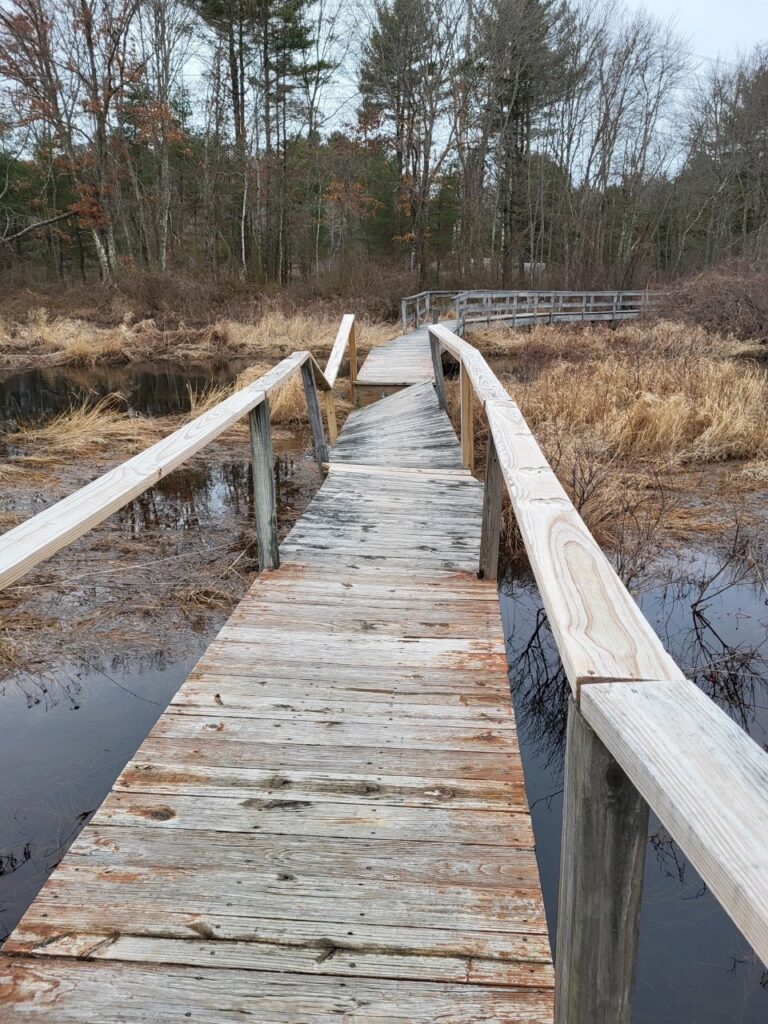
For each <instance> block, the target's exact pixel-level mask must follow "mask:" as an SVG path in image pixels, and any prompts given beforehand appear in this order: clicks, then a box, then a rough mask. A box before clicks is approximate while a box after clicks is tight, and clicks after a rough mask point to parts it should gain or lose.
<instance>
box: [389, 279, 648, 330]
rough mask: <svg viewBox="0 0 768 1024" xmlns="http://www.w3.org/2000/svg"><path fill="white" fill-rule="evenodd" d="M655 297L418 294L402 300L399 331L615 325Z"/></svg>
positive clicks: (628, 293)
mask: <svg viewBox="0 0 768 1024" xmlns="http://www.w3.org/2000/svg"><path fill="white" fill-rule="evenodd" d="M658 301H659V293H656V292H649V291H608V292H605V291H603V292H600V291H582V292H563V291H486V290H483V289H477V290H472V291H461V292H445V291H438V292H419V293H418V295H408V296H406V298H404V299H402V300H401V316H402V321H403V333H404V334H405V333H407V331H408V328H409V326H410V325H413V327H414V329H416V328H418V327H421V326H423V325H424V324H429V323H434V322H435V321H436V320H437V319H440V318H441V314H442V319H448V318H449V316H448V315H447V314H450V319H453V320H455V321H456V333H457V334H459V335H463V333H464V331H465V329H466V327H467V325H468V324H481V323H490V322H492V321H494V320H505V321H510V322H511V323H512V325H513V326H517V327H526V326H531V325H532V324H536V323H574V322H577V323H580V322H590V321H608V322H616V321H619V320H630V319H634V318H636V317H638V316H640V315H641V314H642V313H643V312H645V311H647V310H650V309H652V308H654V307H655V306H656V305H657V304H658Z"/></svg>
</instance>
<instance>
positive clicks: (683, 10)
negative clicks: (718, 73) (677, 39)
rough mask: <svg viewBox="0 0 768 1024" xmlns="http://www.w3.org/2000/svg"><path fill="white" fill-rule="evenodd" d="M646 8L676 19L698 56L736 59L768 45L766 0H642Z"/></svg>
mask: <svg viewBox="0 0 768 1024" xmlns="http://www.w3.org/2000/svg"><path fill="white" fill-rule="evenodd" d="M631 6H637V7H643V8H645V10H647V11H649V12H650V13H651V14H654V15H656V17H658V18H663V19H664V20H667V19H668V18H670V17H675V19H676V24H677V29H678V31H679V32H680V34H681V35H683V36H685V37H687V38H688V39H690V41H691V49H692V50H693V52H694V53H695V54H696V56H697V57H699V58H703V59H704V60H705V61H706V60H708V59H712V60H713V59H715V58H717V57H721V58H723V60H729V59H732V58H733V57H734V56H735V55H736V54H737V53H738V52H739V51H741V52H748V51H749V50H751V49H752V47H753V46H754V45H755V44H756V43H760V42H763V43H768V3H767V2H766V0H642V2H641V3H631Z"/></svg>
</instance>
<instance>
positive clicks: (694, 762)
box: [581, 679, 768, 964]
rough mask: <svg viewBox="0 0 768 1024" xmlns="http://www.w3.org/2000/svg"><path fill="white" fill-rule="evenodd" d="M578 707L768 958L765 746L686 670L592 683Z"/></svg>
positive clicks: (758, 950) (767, 960) (757, 949)
mask: <svg viewBox="0 0 768 1024" xmlns="http://www.w3.org/2000/svg"><path fill="white" fill-rule="evenodd" d="M581 711H582V714H583V715H584V718H585V719H586V721H587V722H588V723H589V725H590V726H591V727H592V728H593V729H594V731H595V732H596V733H597V735H598V736H599V737H600V739H601V740H602V742H603V743H604V744H605V746H606V747H608V749H609V750H610V751H611V752H612V754H613V756H614V757H615V758H616V760H617V761H618V763H619V764H620V765H621V767H622V768H623V769H624V771H625V772H626V773H627V776H628V777H629V778H630V780H631V781H632V783H633V784H634V786H635V787H636V789H637V790H638V792H639V793H640V794H641V795H642V796H643V798H644V799H645V800H647V802H648V804H649V806H650V807H651V808H652V810H653V811H654V812H655V814H656V815H657V817H658V818H659V820H660V821H661V822H662V823H663V824H664V826H665V828H667V829H668V831H669V833H670V835H671V836H672V838H673V839H674V840H675V841H676V842H677V843H679V845H680V847H681V849H682V850H683V851H684V853H685V855H686V857H688V859H689V860H690V862H691V864H693V866H694V868H695V869H696V870H697V871H698V873H699V875H700V876H701V878H702V880H703V881H704V882H705V884H706V885H707V886H708V887H709V888H710V889H711V890H712V892H713V894H714V895H715V896H716V898H717V899H718V900H719V901H720V903H721V905H722V906H723V907H724V908H725V910H726V911H727V912H728V914H729V915H730V917H731V918H732V919H733V921H734V923H735V924H736V926H737V927H738V928H739V929H740V930H741V932H742V933H743V934H744V936H745V937H746V938H747V939H748V941H749V942H750V943H751V945H752V946H753V948H754V950H755V952H756V953H757V954H758V956H759V957H760V958H761V960H762V961H763V963H765V964H768V857H766V843H767V842H768V755H767V754H766V752H765V751H764V750H763V749H761V747H760V746H759V745H758V744H757V743H755V741H754V740H753V739H751V738H750V737H749V736H748V735H747V733H746V732H744V730H743V729H741V728H740V727H739V726H738V725H737V724H736V723H735V722H734V721H733V720H732V719H731V718H729V716H728V715H727V714H726V713H725V712H724V711H721V710H720V708H718V707H717V705H716V704H715V703H714V702H713V701H712V700H710V698H709V697H707V696H706V694H704V693H702V691H701V690H700V689H699V688H698V687H697V686H695V685H694V684H693V683H691V682H690V681H688V680H687V679H674V680H668V681H657V682H653V683H642V684H637V685H635V684H632V683H619V684H615V685H595V686H588V687H585V688H584V689H583V691H582V698H581Z"/></svg>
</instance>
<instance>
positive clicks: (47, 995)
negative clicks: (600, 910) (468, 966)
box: [0, 947, 552, 1024]
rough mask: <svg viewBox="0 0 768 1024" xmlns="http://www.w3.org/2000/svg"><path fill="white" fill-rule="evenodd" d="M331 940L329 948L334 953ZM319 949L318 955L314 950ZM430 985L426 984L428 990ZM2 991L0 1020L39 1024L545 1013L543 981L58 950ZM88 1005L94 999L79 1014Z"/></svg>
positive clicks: (471, 1018) (475, 1023)
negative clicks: (118, 958)
mask: <svg viewBox="0 0 768 1024" xmlns="http://www.w3.org/2000/svg"><path fill="white" fill-rule="evenodd" d="M332 949H333V947H331V951H332ZM318 955H319V956H320V955H323V953H322V952H321V953H319V954H318ZM425 990H426V991H425ZM0 999H2V1000H4V1001H5V1004H6V1006H12V1005H13V1004H15V1008H13V1009H10V1010H8V1009H4V1013H5V1014H6V1015H7V1016H5V1017H4V1020H5V1021H9V1022H10V1021H17V1020H18V1021H22V1020H23V1021H29V1020H35V1021H44V1022H45V1024H73V1022H78V1024H82V1022H83V1021H84V1020H88V1021H89V1022H90V1024H94V1022H95V1021H98V1022H99V1024H126V1022H127V1021H130V1024H179V1021H183V1020H185V1018H186V1017H187V1015H189V1017H190V1018H191V1019H192V1020H195V1021H205V1024H233V1022H239V1024H242V1022H243V1021H248V1020H250V1021H253V1022H254V1024H297V1022H304V1021H311V1022H312V1024H332V1022H333V1024H338V1022H339V1021H340V1020H341V1021H343V1020H349V1021H351V1020H354V1019H355V1018H357V1019H358V1020H368V1021H382V1022H383V1021H386V1022H388V1024H398V1022H402V1024H434V1022H435V1021H436V1020H439V1021H440V1022H441V1024H509V1022H512V1021H514V1022H515V1024H539V1022H540V1021H546V1020H551V1015H552V997H551V991H550V990H548V989H539V988H532V987H528V986H526V987H518V988H509V987H504V986H498V985H490V986H484V985H475V984H471V983H469V984H447V983H443V982H423V981H422V982H419V981H406V980H403V979H399V980H395V981H393V980H389V979H382V980H379V979H376V978H360V979H355V981H354V983H352V982H350V981H349V979H343V978H337V977H333V976H325V977H319V978H318V977H311V976H310V975H307V974H295V973H292V972H285V973H282V972H279V973H270V972H266V971H265V972H262V973H260V974H259V975H258V976H254V972H253V971H242V970H237V969H230V970H220V969H218V968H215V967H209V968H208V969H207V970H205V971H204V972H203V974H201V969H200V968H199V967H184V966H177V965H175V964H170V965H166V964H153V965H149V964H128V963H109V962H104V961H101V962H99V961H94V960H90V961H79V960H70V959H64V958H56V957H46V958H45V963H43V962H42V961H41V960H40V959H35V958H29V959H28V960H27V961H26V962H24V963H20V962H19V961H17V960H11V961H10V962H9V963H8V971H7V973H6V976H5V977H4V978H3V983H2V989H1V990H0ZM84 1007H90V1010H88V1011H87V1012H88V1013H90V1016H85V1015H84V1013H83V1008H84Z"/></svg>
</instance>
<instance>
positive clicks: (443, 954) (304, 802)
mask: <svg viewBox="0 0 768 1024" xmlns="http://www.w3.org/2000/svg"><path fill="white" fill-rule="evenodd" d="M399 350H400V349H399V347H396V348H394V349H390V352H392V351H395V352H398V351H399ZM408 372H410V370H408ZM430 372H431V371H430ZM402 375H403V376H405V373H403V374H402ZM362 377H363V374H362V373H361V377H360V379H362ZM390 383H394V381H390ZM482 499H483V489H482V486H481V484H480V483H478V482H477V481H476V480H475V479H474V478H473V477H472V476H471V474H470V473H469V472H468V471H467V470H466V469H463V468H462V466H461V458H460V451H459V445H458V442H457V439H456V436H455V433H454V431H453V428H452V427H451V425H450V422H449V420H448V418H447V416H446V415H445V413H443V412H441V411H440V410H439V408H438V404H437V399H436V396H435V392H434V388H433V386H432V384H430V383H426V384H417V385H416V386H414V387H409V388H408V389H406V390H404V391H400V392H398V393H397V394H394V395H392V396H391V397H389V398H385V399H383V400H382V401H380V402H378V403H376V404H375V405H372V406H369V407H367V408H365V409H361V410H358V411H357V412H355V413H353V414H352V415H351V416H350V417H349V419H348V420H347V423H346V424H345V427H344V429H343V431H342V432H341V434H340V436H339V439H338V442H337V444H336V446H335V448H334V449H333V450H332V452H331V462H330V468H329V472H328V476H327V479H326V480H325V482H324V484H323V486H322V488H321V489H320V491H319V493H318V494H317V496H316V497H315V499H314V500H313V502H312V504H311V505H310V507H309V509H308V510H307V512H306V513H305V514H304V515H303V516H302V517H301V519H300V520H299V521H298V523H297V524H296V525H295V527H294V528H293V530H292V531H291V533H290V535H289V536H288V538H287V539H286V541H285V543H284V544H283V545H282V548H281V556H282V565H281V567H280V569H279V570H276V571H274V572H268V573H265V574H263V575H262V576H260V577H259V578H258V579H257V580H256V582H255V583H254V585H253V586H252V587H251V589H250V590H249V592H248V594H247V595H246V597H245V598H244V599H243V601H242V602H241V603H240V605H239V606H238V607H237V609H236V610H235V611H234V613H233V615H232V616H231V618H230V619H229V621H228V622H227V624H226V625H225V627H224V628H223V629H222V631H221V633H220V634H219V636H218V637H217V639H216V640H215V641H214V642H213V643H212V644H211V646H210V647H209V649H208V651H207V652H206V654H205V655H204V656H203V658H202V659H201V661H200V662H199V663H198V665H197V666H196V668H195V669H194V670H193V672H192V674H191V675H190V677H189V678H188V679H187V681H186V682H185V683H184V685H183V686H182V687H181V689H180V690H179V692H178V693H177V695H176V697H175V698H174V700H173V701H172V703H171V705H170V706H169V708H168V709H167V711H166V712H165V713H164V714H163V715H162V717H161V718H160V720H159V721H158V723H157V725H156V726H155V728H154V729H153V730H152V732H151V733H150V735H149V737H148V738H147V739H146V741H145V742H144V744H143V745H142V747H141V748H140V749H139V751H138V752H137V754H136V756H135V758H134V759H133V760H132V761H131V762H130V763H129V764H128V766H127V767H126V768H125V770H124V771H123V773H122V774H121V776H120V778H119V779H118V781H117V782H116V784H115V786H114V789H113V791H112V793H111V794H110V796H109V797H108V798H107V800H106V801H105V803H104V804H103V805H102V807H101V808H100V809H99V811H98V812H97V813H96V815H95V817H94V818H93V820H92V822H91V823H90V824H89V825H88V826H87V827H86V828H85V829H84V831H83V832H82V834H81V835H80V837H79V838H78V839H77V840H76V842H75V843H74V845H73V847H72V849H71V850H70V852H69V853H68V854H67V856H66V857H65V858H64V860H63V862H62V863H61V865H60V866H59V867H58V868H57V869H56V871H55V872H54V873H53V875H52V877H51V878H50V879H49V881H48V882H47V883H46V885H45V886H44V888H43V890H42V891H41V893H40V895H39V896H38V898H37V899H36V900H35V902H34V903H33V905H32V907H31V908H30V909H29V911H28V912H27V914H26V915H25V917H24V918H23V920H22V922H21V924H20V925H19V927H18V928H17V929H16V931H15V932H14V934H13V935H12V937H11V938H10V939H9V941H8V943H7V944H6V947H5V950H4V954H3V956H2V963H0V1020H2V1021H3V1024H15V1022H21V1021H24V1022H27V1021H46V1022H50V1024H54V1022H55V1024H67V1022H79V1024H86V1022H87V1024H96V1022H98V1024H117V1022H132V1024H139V1022H142V1024H144V1022H145V1024H170V1022H174V1024H177V1022H179V1021H182V1020H184V1019H191V1020H192V1021H200V1022H201V1024H220V1022H222V1024H223V1022H232V1021H244V1020H253V1021H254V1022H258V1024H270V1022H275V1024H278V1022H279V1024H304V1022H312V1024H325V1022H330V1021H352V1020H354V1021H361V1022H363V1021H372V1022H373V1021H376V1022H380V1024H383V1022H384V1021H386V1022H390V1024H394V1022H397V1021H401V1022H419V1024H432V1022H434V1021H441V1022H443V1024H475V1022H478V1024H479V1022H510V1024H511V1022H531V1024H551V1021H552V1013H553V1010H552V994H553V972H552V964H551V953H550V946H549V940H548V937H547V928H546V921H545V918H544V910H543V905H542V897H541V889H540V884H539V876H538V870H537V865H536V858H535V852H534V842H533V835H532V830H531V822H530V814H529V810H528V805H527V800H526V796H525V788H524V784H523V773H522V765H521V760H520V754H519V749H518V743H517V734H516V729H515V721H514V715H513V711H512V708H511V704H510V697H509V687H508V681H507V671H506V657H505V652H504V638H503V635H502V628H501V621H500V615H499V607H498V599H497V593H496V585H495V583H493V582H488V581H482V580H478V579H477V564H478V556H479V544H480V524H481V511H482Z"/></svg>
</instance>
